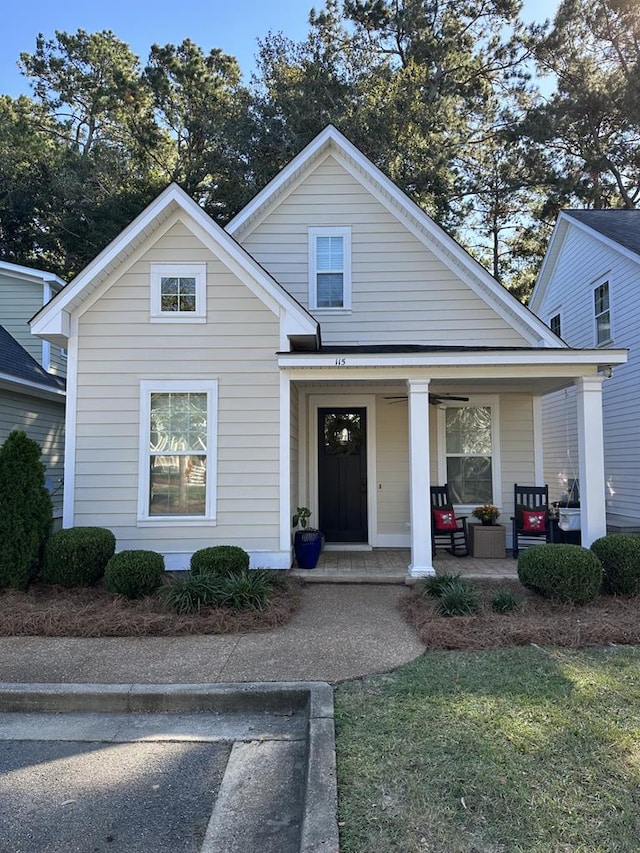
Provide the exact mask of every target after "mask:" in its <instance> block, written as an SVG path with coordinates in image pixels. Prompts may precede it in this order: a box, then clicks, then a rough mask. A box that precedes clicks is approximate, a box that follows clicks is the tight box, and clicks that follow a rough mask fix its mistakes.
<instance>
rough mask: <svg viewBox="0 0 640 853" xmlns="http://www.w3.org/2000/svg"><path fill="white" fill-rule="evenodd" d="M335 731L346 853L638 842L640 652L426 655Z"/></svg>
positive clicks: (614, 849) (352, 702) (578, 851)
mask: <svg viewBox="0 0 640 853" xmlns="http://www.w3.org/2000/svg"><path fill="white" fill-rule="evenodd" d="M442 621H443V622H447V623H451V622H455V621H456V620H453V619H442ZM459 630H460V629H459ZM336 730H337V750H338V786H339V787H338V790H339V818H340V825H341V830H340V831H341V846H340V850H341V853H396V851H397V853H414V851H416V853H417V851H420V853H424V852H425V851H429V853H636V851H637V850H638V849H639V846H640V844H639V842H638V839H639V838H640V746H639V744H640V651H639V650H636V649H633V648H621V647H609V648H598V649H589V650H576V649H558V650H554V651H545V650H543V649H541V648H536V647H532V646H528V647H519V648H510V649H499V650H493V651H482V652H455V651H450V652H428V653H427V654H426V655H424V656H423V657H421V658H419V659H418V660H416V661H414V662H413V663H411V664H409V665H407V666H405V667H403V668H401V669H399V670H397V671H395V672H394V673H392V674H390V675H383V676H375V677H370V678H367V679H364V680H362V681H359V682H351V683H347V684H344V685H342V686H340V687H339V688H338V689H337V691H336Z"/></svg>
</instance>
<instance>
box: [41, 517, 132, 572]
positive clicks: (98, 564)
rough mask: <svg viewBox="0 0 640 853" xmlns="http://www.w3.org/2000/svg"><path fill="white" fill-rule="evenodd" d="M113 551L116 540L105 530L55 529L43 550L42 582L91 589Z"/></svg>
mask: <svg viewBox="0 0 640 853" xmlns="http://www.w3.org/2000/svg"><path fill="white" fill-rule="evenodd" d="M115 550H116V537H115V536H114V535H113V533H112V532H111V531H110V530H107V528H106V527H69V528H68V529H67V530H59V531H58V532H57V533H54V534H53V536H52V537H51V538H50V539H49V541H48V542H47V545H46V547H45V550H44V565H43V567H42V580H43V581H44V582H45V583H57V584H60V585H61V586H93V584H94V583H96V582H97V581H99V580H100V578H101V577H102V576H103V574H104V570H105V568H106V565H107V563H108V562H109V560H110V559H111V557H112V556H113V554H114V552H115Z"/></svg>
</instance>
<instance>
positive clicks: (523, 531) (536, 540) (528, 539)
mask: <svg viewBox="0 0 640 853" xmlns="http://www.w3.org/2000/svg"><path fill="white" fill-rule="evenodd" d="M513 506H514V515H513V516H511V525H512V535H513V542H512V548H513V558H514V560H515V559H517V558H518V553H519V551H520V544H521V543H522V544H524V545H525V546H526V545H535V544H540V542H551V541H552V540H551V520H550V519H549V487H548V486H519V485H518V484H517V483H515V485H514V487H513ZM527 512H531V513H534V514H539V513H542V512H544V513H545V516H544V519H540V518H539V519H538V526H533V527H532V526H531V525H529V526H528V527H527V524H526V521H527V518H526V516H525V514H526V513H527ZM542 521H544V523H541V522H542Z"/></svg>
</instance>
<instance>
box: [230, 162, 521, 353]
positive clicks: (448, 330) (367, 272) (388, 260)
mask: <svg viewBox="0 0 640 853" xmlns="http://www.w3.org/2000/svg"><path fill="white" fill-rule="evenodd" d="M314 226H335V227H339V226H350V227H351V245H352V297H353V299H352V310H351V311H350V312H348V313H344V314H336V313H333V314H323V313H322V312H321V311H318V312H316V315H317V317H318V319H319V320H320V322H321V323H322V340H323V342H324V343H325V344H385V343H386V344H401V343H425V344H442V345H451V344H460V345H466V346H470V345H473V344H478V345H491V344H496V342H499V344H500V345H501V346H510V345H512V346H521V345H522V344H523V343H524V341H523V339H522V338H521V337H520V336H519V335H518V333H517V332H516V331H515V330H514V329H513V328H512V327H511V326H510V325H509V324H508V323H507V322H506V321H505V320H504V319H503V318H502V317H500V315H499V314H498V312H497V311H496V310H494V309H493V308H491V307H490V306H489V305H488V304H487V303H486V302H485V301H484V300H483V299H481V298H480V297H478V296H477V295H476V294H475V293H474V292H473V291H472V290H471V289H470V288H469V287H468V285H466V284H465V283H463V282H462V280H461V279H460V278H459V277H458V276H457V275H456V274H455V273H454V272H452V271H451V270H450V269H449V268H448V267H447V266H445V264H444V263H442V261H440V260H439V259H438V258H437V257H436V255H435V254H434V253H433V252H432V251H430V250H429V249H428V248H426V247H425V246H424V244H423V243H422V242H420V240H419V239H418V238H417V237H415V236H414V235H413V234H412V233H411V232H410V231H409V230H408V229H407V228H406V226H405V225H404V224H403V223H401V222H400V221H399V220H398V219H397V218H396V217H395V216H394V215H393V214H392V213H390V212H389V211H388V210H387V209H386V207H384V206H383V205H382V204H381V203H380V202H379V201H377V200H376V199H375V198H374V197H373V196H372V195H371V193H370V192H369V191H368V190H366V189H365V188H364V187H363V186H362V184H360V183H359V182H358V181H357V180H356V179H355V178H354V177H353V176H352V175H351V174H349V172H348V171H347V170H346V169H345V168H344V167H343V166H342V165H341V164H340V163H339V162H338V161H337V160H336V159H335V158H334V157H328V158H327V159H326V160H324V161H323V162H322V163H321V164H320V165H319V166H318V168H316V169H315V170H314V171H313V172H312V173H311V174H310V175H309V176H308V177H307V178H306V179H305V180H304V181H303V182H302V183H301V184H300V185H299V186H297V187H296V188H295V189H294V190H293V191H292V192H291V193H290V194H289V196H288V197H287V198H285V199H283V200H282V201H281V202H280V203H279V205H278V207H277V208H276V209H275V210H274V211H273V212H272V213H271V214H270V215H268V216H267V217H266V218H265V219H264V220H263V221H262V222H260V223H259V224H258V225H257V226H256V227H255V228H254V229H253V230H252V231H251V232H250V233H246V234H244V233H243V234H241V235H240V241H241V242H242V244H243V245H244V246H245V248H246V249H247V250H248V251H249V252H251V254H252V255H253V256H254V257H255V258H256V260H258V261H259V262H260V263H261V264H262V265H263V266H264V267H265V268H266V269H267V270H269V272H271V274H272V275H274V276H275V278H276V279H277V280H278V281H279V282H280V283H281V284H282V285H283V286H284V287H285V288H286V289H287V290H288V291H289V292H290V293H291V294H293V296H295V297H296V299H298V300H299V301H300V302H301V303H302V304H303V305H305V306H308V304H309V288H308V281H309V277H308V228H309V227H314Z"/></svg>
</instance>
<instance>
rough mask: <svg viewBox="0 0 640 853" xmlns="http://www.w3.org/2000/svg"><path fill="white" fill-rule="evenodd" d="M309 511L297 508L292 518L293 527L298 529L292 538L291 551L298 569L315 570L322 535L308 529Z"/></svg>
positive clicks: (305, 508) (312, 528) (313, 529)
mask: <svg viewBox="0 0 640 853" xmlns="http://www.w3.org/2000/svg"><path fill="white" fill-rule="evenodd" d="M310 516H311V510H310V509H309V508H308V507H306V506H299V507H297V509H296V514H295V515H294V516H293V526H294V527H298V525H300V528H301V529H300V530H296V532H295V534H294V537H293V550H294V553H295V555H296V563H297V564H298V568H300V569H315V567H316V563H317V562H318V557H319V556H320V551H321V550H322V533H321V532H320V531H319V530H316V528H315V527H308V526H307V525H308V523H309V518H310Z"/></svg>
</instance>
